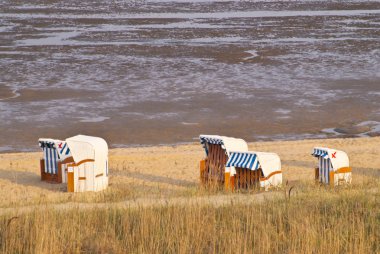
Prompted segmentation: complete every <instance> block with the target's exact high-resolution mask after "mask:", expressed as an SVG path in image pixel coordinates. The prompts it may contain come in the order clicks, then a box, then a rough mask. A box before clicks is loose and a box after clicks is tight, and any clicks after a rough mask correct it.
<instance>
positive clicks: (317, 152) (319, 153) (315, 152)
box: [311, 148, 329, 159]
mask: <svg viewBox="0 0 380 254" xmlns="http://www.w3.org/2000/svg"><path fill="white" fill-rule="evenodd" d="M311 155H313V156H315V157H323V158H324V159H327V158H328V157H329V153H328V152H327V151H326V150H322V149H318V148H314V150H313V153H312V154H311Z"/></svg>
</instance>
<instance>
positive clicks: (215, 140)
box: [199, 135, 223, 155]
mask: <svg viewBox="0 0 380 254" xmlns="http://www.w3.org/2000/svg"><path fill="white" fill-rule="evenodd" d="M199 140H200V141H201V144H202V146H203V148H204V149H205V152H206V155H208V149H207V145H206V144H212V145H223V139H221V138H220V137H219V136H214V137H211V136H203V135H201V136H199Z"/></svg>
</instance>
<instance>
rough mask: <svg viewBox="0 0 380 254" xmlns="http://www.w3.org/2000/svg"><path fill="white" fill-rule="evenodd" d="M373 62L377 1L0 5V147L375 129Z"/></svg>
mask: <svg viewBox="0 0 380 254" xmlns="http://www.w3.org/2000/svg"><path fill="white" fill-rule="evenodd" d="M379 70H380V2H379V1H372V2H371V1H352V2H351V1H345V2H344V3H342V2H341V1H336V2H335V1H262V2H260V1H232V2H228V1H220V2H214V1H202V0H197V1H194V2H192V3H188V2H186V1H170V2H167V1H130V2H127V3H125V2H124V1H111V2H110V1H97V2H92V3H91V2H78V1H62V2H53V1H51V2H50V1H36V2H34V3H33V4H30V2H29V1H12V2H11V1H9V2H5V3H4V2H1V3H0V132H1V135H0V147H2V148H1V149H0V151H8V150H29V149H35V148H36V144H37V139H38V138H39V137H42V136H44V137H56V138H61V139H63V138H65V137H68V136H70V135H75V134H78V133H82V134H89V135H99V136H102V137H105V138H106V139H107V141H109V143H110V145H112V146H114V147H119V146H125V145H140V144H143V145H147V144H162V143H178V142H191V141H193V140H194V139H195V138H196V137H197V136H198V134H200V133H217V134H222V135H232V136H237V137H242V138H245V139H247V140H248V141H254V140H267V139H297V138H312V137H334V136H342V135H343V136H363V135H376V134H378V132H379V127H378V126H379V124H374V123H376V122H377V123H378V122H380V108H379V106H380V71H379ZM363 122H364V123H363ZM363 125H365V126H366V128H364V127H363ZM359 127H360V128H359ZM342 130H344V131H342ZM337 131H338V132H337Z"/></svg>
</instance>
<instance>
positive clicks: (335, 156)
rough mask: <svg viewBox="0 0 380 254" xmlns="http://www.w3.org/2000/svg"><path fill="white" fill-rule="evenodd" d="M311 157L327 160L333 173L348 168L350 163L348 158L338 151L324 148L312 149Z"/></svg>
mask: <svg viewBox="0 0 380 254" xmlns="http://www.w3.org/2000/svg"><path fill="white" fill-rule="evenodd" d="M311 155H313V156H314V157H322V158H323V159H325V160H327V159H329V160H330V161H331V164H332V168H333V170H334V171H336V170H338V169H340V168H344V167H349V166H350V162H349V159H348V156H347V154H346V153H345V152H343V151H339V150H336V149H331V148H326V147H314V148H313V150H312V152H311Z"/></svg>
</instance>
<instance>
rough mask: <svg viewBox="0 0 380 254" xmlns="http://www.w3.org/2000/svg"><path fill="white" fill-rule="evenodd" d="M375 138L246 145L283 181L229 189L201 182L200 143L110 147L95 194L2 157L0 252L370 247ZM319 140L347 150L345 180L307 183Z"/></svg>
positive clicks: (377, 200) (376, 209)
mask: <svg viewBox="0 0 380 254" xmlns="http://www.w3.org/2000/svg"><path fill="white" fill-rule="evenodd" d="M379 144H380V138H379V137H376V138H360V139H326V140H304V141H282V142H258V143H251V144H250V145H249V146H250V150H257V151H259V150H260V151H273V152H276V153H278V154H279V155H280V157H281V159H282V169H283V171H284V175H283V177H284V179H285V181H287V182H288V184H287V185H286V186H285V187H284V188H283V189H280V190H274V191H271V192H267V193H263V192H251V193H233V194H231V193H225V192H224V191H218V190H207V189H203V188H199V185H198V174H199V172H198V162H199V160H200V159H201V158H202V157H203V151H202V149H201V147H200V145H198V144H190V145H179V146H173V147H171V146H162V147H144V148H127V149H113V150H111V151H110V168H111V171H110V186H109V188H108V189H107V190H106V191H104V192H101V193H77V194H70V193H65V192H64V186H61V185H52V184H47V183H42V182H40V178H39V168H38V159H39V156H40V155H41V154H40V153H24V154H1V155H0V187H1V188H0V194H1V196H2V199H1V201H0V207H1V208H0V217H1V219H0V230H1V231H0V244H1V251H2V252H4V253H53V252H55V253H60V252H64V253H82V252H85V253H94V252H98V253H125V252H128V253H129V252H131V253H155V252H168V253H221V252H222V253H252V252H254V253H322V252H324V253H326V252H327V253H376V252H377V253H378V252H380V247H379V246H380V231H379V228H380V189H379V187H380V181H379V179H380V157H379V155H380V145H379ZM317 145H320V146H329V147H334V148H337V149H342V150H345V151H346V152H347V153H348V154H349V156H350V162H351V165H352V167H353V183H352V185H351V186H348V187H340V188H335V189H330V188H325V187H320V186H316V185H314V184H313V170H312V168H313V167H314V165H315V160H314V158H313V157H312V156H310V151H311V149H312V147H313V146H317ZM291 187H293V189H292V191H291V195H290V197H289V195H288V194H286V193H288V191H289V189H290V188H291Z"/></svg>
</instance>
